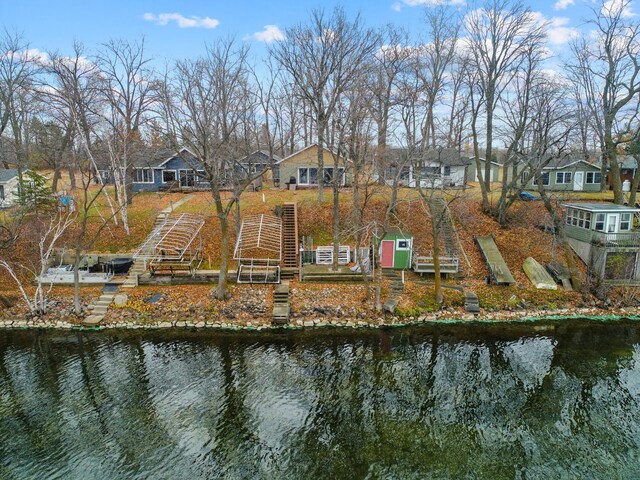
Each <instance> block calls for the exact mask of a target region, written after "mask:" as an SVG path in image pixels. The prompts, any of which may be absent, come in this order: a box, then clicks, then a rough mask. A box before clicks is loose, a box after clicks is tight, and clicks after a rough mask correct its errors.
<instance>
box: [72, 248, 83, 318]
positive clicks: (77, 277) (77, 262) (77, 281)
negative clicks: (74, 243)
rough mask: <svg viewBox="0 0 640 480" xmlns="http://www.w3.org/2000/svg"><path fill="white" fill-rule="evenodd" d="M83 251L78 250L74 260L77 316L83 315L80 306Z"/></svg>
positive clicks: (74, 291) (74, 295)
mask: <svg viewBox="0 0 640 480" xmlns="http://www.w3.org/2000/svg"><path fill="white" fill-rule="evenodd" d="M81 253H82V251H81V249H80V248H76V252H75V256H74V258H73V309H74V311H75V314H76V315H77V316H80V315H81V314H82V305H80V271H79V268H80V255H81Z"/></svg>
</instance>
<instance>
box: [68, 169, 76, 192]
mask: <svg viewBox="0 0 640 480" xmlns="http://www.w3.org/2000/svg"><path fill="white" fill-rule="evenodd" d="M69 187H70V188H71V190H75V189H76V174H75V172H74V171H73V167H69Z"/></svg>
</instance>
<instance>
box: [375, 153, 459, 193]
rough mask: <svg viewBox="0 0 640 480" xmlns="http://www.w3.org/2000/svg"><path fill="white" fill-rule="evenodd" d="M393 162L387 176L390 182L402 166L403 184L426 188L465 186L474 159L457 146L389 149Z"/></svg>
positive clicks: (401, 176) (387, 169)
mask: <svg viewBox="0 0 640 480" xmlns="http://www.w3.org/2000/svg"><path fill="white" fill-rule="evenodd" d="M389 157H391V158H392V159H393V160H392V164H391V165H390V166H389V167H387V168H386V170H385V172H384V176H385V179H386V181H387V182H388V181H389V180H390V179H392V178H393V176H394V175H395V172H397V171H398V168H399V169H400V170H401V173H400V178H399V180H400V184H401V185H405V186H407V187H413V188H415V187H417V186H418V183H419V184H420V186H421V187H423V188H442V187H445V188H446V187H461V186H464V185H465V184H466V182H467V168H468V166H469V165H470V164H471V160H470V159H469V158H467V157H462V156H460V152H458V151H457V150H456V149H455V148H431V149H428V150H424V151H422V152H417V153H413V154H411V153H409V152H407V151H406V150H402V149H394V150H393V151H391V152H389Z"/></svg>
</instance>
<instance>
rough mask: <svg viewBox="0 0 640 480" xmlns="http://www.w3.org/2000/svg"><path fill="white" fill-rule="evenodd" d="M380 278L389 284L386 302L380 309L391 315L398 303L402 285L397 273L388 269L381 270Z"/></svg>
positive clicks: (402, 289)
mask: <svg viewBox="0 0 640 480" xmlns="http://www.w3.org/2000/svg"><path fill="white" fill-rule="evenodd" d="M382 276H383V277H384V278H385V279H386V280H388V281H390V282H391V289H390V292H389V296H388V297H387V300H386V301H385V302H384V304H383V306H382V308H383V310H384V311H385V312H389V313H393V312H395V310H396V307H397V306H398V302H399V301H400V295H402V292H404V283H402V278H401V277H400V275H398V273H397V272H396V271H395V270H393V269H390V268H383V269H382Z"/></svg>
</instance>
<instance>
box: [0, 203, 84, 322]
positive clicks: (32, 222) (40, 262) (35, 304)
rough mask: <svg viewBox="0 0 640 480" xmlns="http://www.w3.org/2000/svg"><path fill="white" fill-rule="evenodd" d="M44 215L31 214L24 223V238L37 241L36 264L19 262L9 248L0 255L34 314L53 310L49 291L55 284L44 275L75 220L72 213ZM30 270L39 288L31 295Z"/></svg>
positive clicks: (34, 254) (51, 212) (46, 213)
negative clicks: (55, 250)
mask: <svg viewBox="0 0 640 480" xmlns="http://www.w3.org/2000/svg"><path fill="white" fill-rule="evenodd" d="M42 213H44V215H43V214H35V215H28V217H29V218H28V219H27V221H26V222H25V223H26V225H23V231H22V234H23V241H29V242H30V243H33V244H35V248H34V249H33V250H34V251H33V252H32V259H33V264H32V265H25V264H23V263H16V262H15V260H13V259H12V258H11V257H12V255H11V252H10V251H9V250H4V251H3V253H5V254H8V255H6V256H5V255H3V257H5V258H0V267H2V268H4V269H5V270H6V271H7V273H8V274H9V276H10V277H11V278H12V279H13V280H14V281H15V282H16V285H17V287H18V290H19V291H20V293H21V295H22V298H23V300H24V302H25V303H26V305H27V307H28V308H29V311H30V312H31V313H32V314H39V315H42V314H45V313H47V312H48V310H49V293H50V292H51V287H52V284H49V285H47V284H46V283H45V280H44V279H43V276H44V275H45V274H46V273H47V270H48V268H49V266H50V261H51V258H52V255H53V252H54V249H55V248H56V247H58V246H59V243H60V240H61V238H62V236H63V235H64V233H65V232H66V231H67V229H68V228H69V227H70V226H71V225H72V224H73V222H74V221H75V214H74V213H71V212H59V211H48V212H42ZM25 271H26V272H27V273H28V280H27V281H29V282H35V286H36V287H35V289H34V290H33V293H32V294H31V295H29V293H28V292H27V289H26V288H25V284H26V281H25V279H24V276H23V274H24V272H25Z"/></svg>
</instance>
